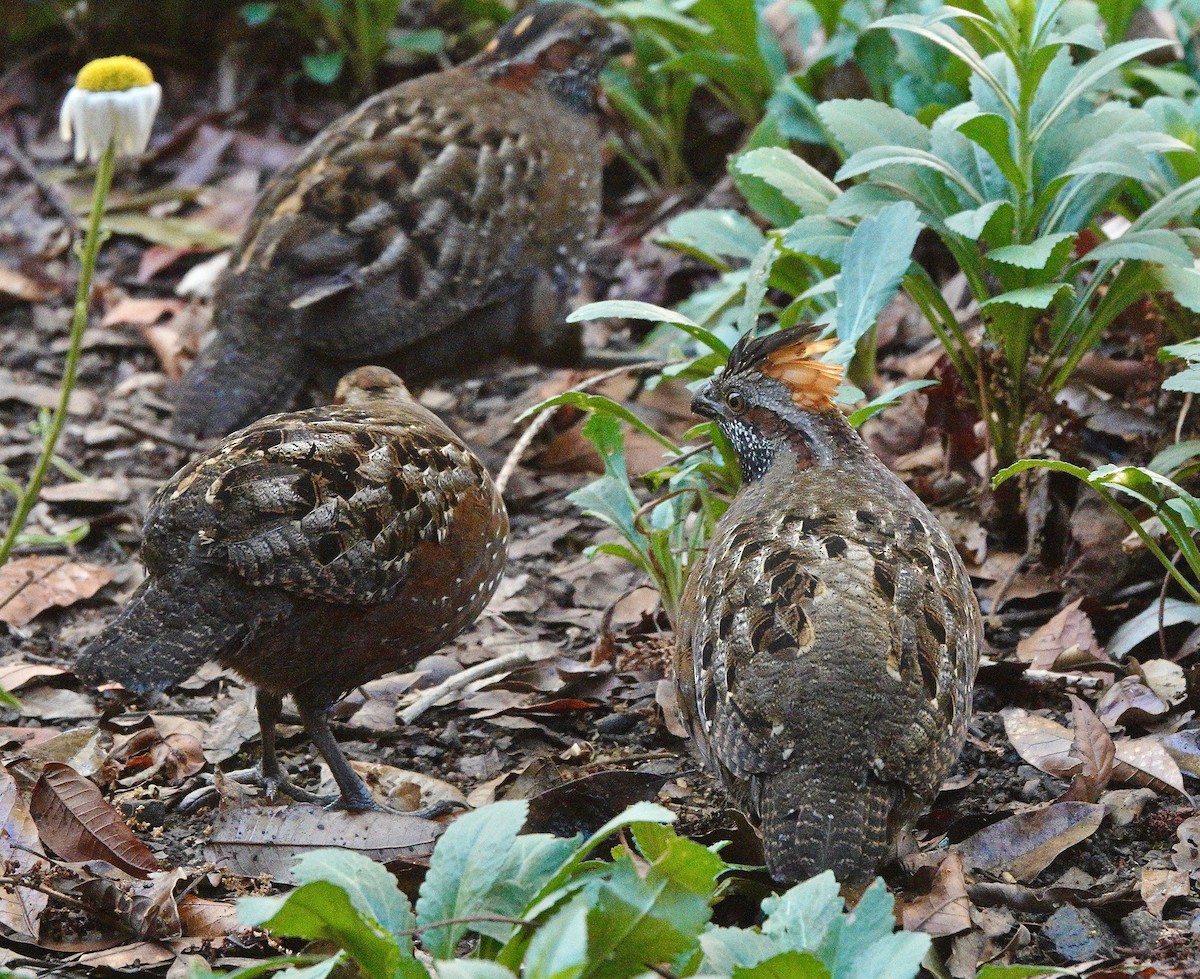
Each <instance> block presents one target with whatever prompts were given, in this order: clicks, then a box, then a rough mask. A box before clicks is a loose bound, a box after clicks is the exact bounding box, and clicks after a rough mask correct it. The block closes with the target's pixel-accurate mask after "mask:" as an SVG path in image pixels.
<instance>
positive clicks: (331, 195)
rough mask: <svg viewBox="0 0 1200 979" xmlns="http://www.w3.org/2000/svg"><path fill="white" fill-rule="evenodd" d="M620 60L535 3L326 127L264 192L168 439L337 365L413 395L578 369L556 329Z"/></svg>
mask: <svg viewBox="0 0 1200 979" xmlns="http://www.w3.org/2000/svg"><path fill="white" fill-rule="evenodd" d="M628 49H629V35H628V33H627V32H626V31H625V29H624V28H623V27H621V26H619V25H616V24H610V23H609V22H608V21H606V20H605V19H604V18H603V17H601V16H600V15H599V14H597V13H595V12H594V11H592V10H589V9H587V8H586V7H582V6H578V5H575V4H569V3H548V4H538V5H534V6H531V7H529V8H528V9H527V10H525V11H522V12H520V13H518V14H517V15H516V16H514V17H513V19H512V20H511V21H510V22H509V23H508V24H506V25H505V26H504V27H503V28H502V29H501V31H500V32H499V34H497V36H496V38H495V39H494V40H493V41H492V42H491V43H490V44H489V45H488V46H487V47H486V48H485V49H484V50H483V51H482V52H480V53H479V54H478V55H477V56H476V57H474V58H472V59H471V60H469V61H467V62H465V63H464V64H461V65H458V66H457V67H455V68H450V69H447V70H445V71H440V72H434V73H431V74H428V75H423V76H421V77H419V78H414V79H412V80H410V81H407V82H403V83H402V84H400V85H397V86H395V87H394V88H390V89H388V90H387V91H384V92H380V93H379V94H378V95H376V96H375V97H374V98H371V99H368V100H367V101H366V102H364V103H363V104H362V105H360V106H359V107H358V108H357V109H355V110H354V111H353V112H350V113H348V114H347V115H345V116H343V117H342V118H340V119H338V120H336V121H334V122H333V123H332V124H331V125H330V126H329V127H328V128H326V129H325V130H324V132H322V133H321V134H319V135H318V136H317V137H316V139H314V140H313V141H312V143H310V144H309V146H308V147H307V148H306V149H305V150H304V152H302V153H301V154H300V155H299V156H298V157H297V158H296V159H295V160H294V161H293V162H292V163H291V164H289V165H288V166H287V167H285V168H284V169H283V170H281V171H280V172H279V173H278V174H277V175H276V176H275V178H274V179H273V180H272V181H271V183H270V184H269V185H268V186H267V188H266V190H265V191H264V192H263V195H262V198H261V199H260V200H259V203H258V206H257V207H256V208H255V211H254V214H253V215H252V217H251V219H250V223H249V225H248V227H247V228H246V231H245V233H244V234H243V236H242V240H241V241H240V242H239V243H238V245H237V246H236V248H235V249H234V252H233V258H232V261H231V263H230V267H229V268H228V269H227V270H226V271H225V273H224V274H223V275H222V277H221V279H220V281H219V282H218V285H217V292H216V298H215V303H214V320H215V325H216V335H215V336H214V337H213V338H212V341H211V343H209V344H208V346H206V347H205V348H204V349H203V350H201V352H200V355H199V356H198V357H197V359H196V362H195V364H193V365H192V368H191V369H190V371H189V372H188V373H187V374H186V375H185V376H184V378H183V380H182V382H181V383H180V387H179V391H178V392H177V394H176V399H175V402H176V414H175V425H176V427H177V428H178V429H179V430H180V431H183V432H186V433H189V434H192V435H197V436H201V437H208V436H217V435H224V434H226V433H227V432H229V431H231V430H233V429H235V428H238V427H240V426H241V425H245V424H246V423H247V422H249V421H251V420H252V419H254V418H257V417H259V416H260V415H263V414H266V413H267V412H269V411H278V410H280V409H283V408H287V407H289V406H290V403H291V401H292V399H293V397H294V396H295V394H296V393H297V392H298V391H299V390H300V388H301V387H302V386H303V384H304V383H305V381H306V380H307V379H309V378H312V377H314V376H323V375H324V374H325V373H326V372H327V371H329V370H330V369H335V370H337V369H338V365H341V369H343V370H344V369H345V367H346V366H348V365H352V364H354V363H376V364H379V363H384V364H387V365H389V366H391V365H393V364H394V365H399V369H400V371H401V373H402V374H403V375H404V377H405V378H406V379H407V380H408V381H410V382H412V381H417V380H425V379H429V378H431V377H437V376H440V375H444V374H446V373H449V372H454V371H462V370H464V369H467V368H470V367H472V366H477V365H479V364H484V363H486V362H487V361H488V360H490V359H494V358H496V357H497V356H500V355H502V354H506V353H513V354H516V355H518V356H523V357H526V358H528V359H531V360H540V361H543V362H548V363H564V364H565V363H572V362H575V361H577V360H578V359H579V358H580V356H581V354H582V345H581V341H580V336H579V331H578V327H577V326H571V325H567V324H565V323H564V321H563V313H564V311H565V307H566V303H567V300H568V299H569V298H570V297H571V295H572V294H573V293H574V292H575V290H576V289H577V287H578V283H579V279H580V275H581V272H582V268H583V260H584V255H585V249H586V248H587V247H588V246H589V245H590V244H591V243H592V241H593V240H594V239H595V237H596V232H597V228H598V225H599V219H600V169H601V167H600V162H601V161H600V149H601V140H600V129H599V126H598V125H597V115H598V113H597V105H596V88H597V78H598V77H599V74H600V71H601V69H602V68H603V67H604V66H605V64H606V63H607V62H608V61H609V59H610V58H611V57H612V56H613V55H615V54H618V53H620V52H623V51H626V50H628ZM339 372H340V371H339Z"/></svg>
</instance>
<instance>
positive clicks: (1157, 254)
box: [1084, 228, 1193, 271]
mask: <svg viewBox="0 0 1200 979" xmlns="http://www.w3.org/2000/svg"><path fill="white" fill-rule="evenodd" d="M1084 258H1085V260H1086V261H1089V262H1112V261H1120V260H1126V259H1133V260H1136V261H1142V262H1157V263H1158V264H1160V265H1168V266H1174V267H1177V268H1180V269H1184V270H1186V271H1191V268H1192V261H1193V259H1192V252H1191V249H1190V248H1188V246H1187V243H1186V242H1185V241H1184V240H1183V239H1182V238H1180V237H1179V235H1177V234H1176V233H1175V232H1173V231H1167V230H1166V229H1165V228H1149V229H1147V230H1145V231H1130V232H1127V233H1125V234H1123V235H1121V237H1119V238H1114V239H1112V240H1111V241H1104V242H1101V243H1100V244H1099V245H1097V246H1096V247H1095V248H1093V249H1092V250H1091V251H1090V252H1088V253H1087V255H1085V256H1084Z"/></svg>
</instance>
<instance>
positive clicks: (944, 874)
mask: <svg viewBox="0 0 1200 979" xmlns="http://www.w3.org/2000/svg"><path fill="white" fill-rule="evenodd" d="M903 914H904V930H905V931H923V932H925V934H927V935H932V936H933V937H934V938H940V937H942V936H943V935H955V934H957V933H958V932H960V931H966V930H967V929H968V928H970V927H971V899H970V898H968V897H967V882H966V880H965V879H964V878H963V861H962V856H961V855H959V854H957V853H951V854H949V855H947V857H946V859H945V860H943V861H942V863H941V866H940V867H938V870H937V874H936V876H935V877H934V878H933V886H932V887H931V888H930V889H929V893H928V894H925V895H923V896H922V897H920V898H918V899H917V900H915V901H912V902H909V903H906V904H905V905H904V911H903Z"/></svg>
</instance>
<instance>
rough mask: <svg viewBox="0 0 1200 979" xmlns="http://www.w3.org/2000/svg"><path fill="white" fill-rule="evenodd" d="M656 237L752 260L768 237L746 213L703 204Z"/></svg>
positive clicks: (699, 250) (705, 252) (671, 243)
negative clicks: (717, 208)
mask: <svg viewBox="0 0 1200 979" xmlns="http://www.w3.org/2000/svg"><path fill="white" fill-rule="evenodd" d="M655 240H656V241H657V243H658V244H661V245H665V246H668V247H670V246H674V247H677V248H683V249H685V250H687V251H690V252H692V253H694V254H698V255H700V256H701V257H706V256H716V257H719V258H740V259H744V260H745V261H750V259H752V258H754V256H755V255H757V254H758V251H759V249H760V248H762V246H763V243H764V242H765V241H766V238H765V237H764V236H763V233H762V232H761V231H760V230H759V229H758V226H757V225H756V224H755V223H754V222H753V221H751V220H750V219H749V218H748V217H746V216H745V215H744V214H739V213H738V212H737V211H731V210H728V209H722V210H708V209H703V208H702V209H698V210H695V211H688V212H687V213H686V214H681V215H679V217H677V218H675V219H674V220H672V221H671V222H670V223H669V224H668V225H667V230H666V233H665V234H663V235H662V236H660V237H658V238H656V239H655ZM726 267H727V266H726ZM598 305H604V304H603V303H601V304H598ZM643 305H647V306H649V305H650V304H649V303H646V304H643ZM585 308H586V307H585ZM653 308H654V309H657V308H658V307H653ZM612 315H614V316H615V315H618V314H615V313H614V314H612ZM626 315H628V314H626ZM677 315H678V314H677ZM641 318H642V319H648V318H649V317H645V316H643V317H641ZM665 322H672V321H671V320H666V321H665Z"/></svg>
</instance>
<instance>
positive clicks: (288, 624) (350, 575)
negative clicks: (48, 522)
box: [76, 367, 508, 809]
mask: <svg viewBox="0 0 1200 979" xmlns="http://www.w3.org/2000/svg"><path fill="white" fill-rule="evenodd" d="M338 401H339V403H338V404H336V405H333V406H331V407H327V408H312V409H310V410H308V411H299V412H294V413H289V414H281V415H272V416H270V417H268V418H264V419H262V420H261V421H258V422H256V423H255V424H253V425H251V426H250V427H248V428H246V429H244V430H242V431H240V432H235V433H234V434H233V435H231V436H229V437H228V438H227V439H225V440H224V441H223V442H222V443H221V444H220V445H218V446H217V447H216V448H214V449H213V450H212V451H211V452H209V453H208V454H207V455H205V456H203V457H201V458H199V459H197V460H195V461H194V462H192V463H191V464H189V465H188V466H186V467H185V468H183V469H182V470H180V471H179V472H178V473H176V475H175V476H174V477H173V478H172V479H171V480H170V481H169V482H168V483H167V484H166V485H165V486H164V487H163V488H162V489H161V490H160V491H159V493H158V495H157V496H156V497H155V499H154V501H153V503H152V504H151V507H150V512H149V515H148V517H147V519H146V526H145V536H144V541H143V544H142V557H143V559H144V561H145V563H146V570H147V578H146V580H145V581H144V582H143V584H142V585H141V587H139V588H138V590H137V592H136V593H135V594H134V596H133V598H132V599H130V601H129V604H128V605H126V607H125V608H124V609H123V610H122V611H121V613H120V615H119V616H118V617H117V619H116V620H115V621H114V622H113V623H112V624H111V625H110V626H109V627H108V629H107V630H106V631H105V632H104V633H103V634H102V635H101V636H100V637H99V638H98V639H96V640H95V642H93V643H92V644H91V645H90V646H88V648H87V649H86V650H85V651H84V652H83V655H82V656H81V657H80V659H79V662H78V664H77V667H76V672H77V673H79V675H81V676H82V677H84V678H85V679H88V680H92V681H98V680H100V679H108V680H116V681H119V682H120V683H122V684H123V685H124V686H126V687H127V688H129V689H131V690H134V691H137V692H139V693H145V692H150V691H154V690H160V689H162V688H163V687H165V686H167V685H168V684H170V683H172V682H176V681H179V680H182V679H184V678H185V677H187V676H188V675H189V674H190V673H191V672H192V671H193V670H194V669H195V668H196V667H198V666H199V665H200V664H202V663H204V662H206V661H208V660H216V661H218V662H220V663H221V664H222V665H224V666H227V667H230V668H232V669H234V670H236V671H237V672H239V673H240V674H242V675H243V676H244V677H246V679H248V680H250V681H251V682H252V683H254V684H255V686H256V687H257V688H258V701H257V704H258V712H259V721H260V724H261V727H262V737H263V759H262V769H261V776H262V781H263V782H264V785H265V788H266V789H267V791H268V794H269V795H271V794H273V793H274V792H275V790H277V789H281V790H283V791H285V792H287V793H288V794H290V795H293V796H294V797H296V798H311V797H308V796H307V794H306V793H303V792H301V791H300V790H298V789H295V788H294V787H293V786H291V785H290V783H288V781H287V779H286V777H285V776H284V775H283V773H282V772H281V770H280V768H279V764H278V761H277V759H276V757H275V721H276V719H277V718H278V716H279V711H280V705H281V702H282V696H283V695H284V694H291V695H292V697H293V699H294V700H295V702H296V706H297V708H298V709H299V712H300V717H301V718H302V720H303V722H304V725H305V728H306V729H307V731H308V732H309V735H310V736H311V738H312V740H313V743H314V744H315V745H316V746H317V748H318V749H319V750H320V751H321V753H322V754H323V755H324V756H325V759H326V761H327V762H328V763H329V767H330V769H331V770H332V772H333V775H334V777H335V778H336V779H337V783H338V787H339V788H340V790H341V793H342V800H343V803H344V804H345V805H346V807H347V808H350V809H369V808H375V807H376V804H375V803H374V801H373V800H372V798H371V795H370V793H369V792H368V790H367V788H366V786H365V785H364V784H363V782H362V780H361V779H360V778H359V777H358V775H357V774H356V773H355V772H354V770H353V769H352V768H351V767H350V765H349V764H348V763H347V761H346V759H345V756H344V755H343V754H342V753H341V750H340V749H339V748H338V745H337V742H336V741H334V739H333V736H332V734H331V733H330V731H329V726H328V723H327V720H326V711H327V708H328V707H329V705H330V704H331V703H333V702H334V701H335V700H336V699H337V698H338V697H339V696H341V695H342V694H343V693H345V692H346V691H348V690H350V689H352V688H353V687H355V686H358V685H359V684H362V683H365V682H367V681H368V680H371V679H374V678H376V677H379V676H382V675H383V674H385V673H388V672H391V671H393V670H397V669H400V668H402V667H404V666H406V665H408V664H411V663H413V662H415V661H416V660H417V659H419V658H420V657H422V656H425V655H427V654H429V653H431V652H433V651H434V650H436V649H438V648H440V647H441V646H443V645H444V644H445V643H447V642H449V641H450V640H451V639H453V638H454V637H455V636H456V635H458V634H459V633H460V632H462V630H463V629H465V628H466V627H467V626H469V625H470V624H471V623H472V622H473V621H474V620H475V619H476V617H477V616H478V615H479V613H480V612H481V611H482V609H483V607H484V606H485V605H486V604H487V602H488V600H489V599H490V598H491V595H492V592H493V591H494V590H495V588H496V584H497V582H499V580H500V576H501V573H502V572H503V569H504V561H505V557H506V555H507V545H508V516H507V514H506V513H505V509H504V502H503V501H502V500H501V498H500V495H499V494H498V493H497V492H496V489H495V487H494V486H493V484H492V480H491V477H490V476H489V475H488V474H487V472H486V471H485V469H484V467H483V464H482V463H481V462H480V461H479V459H477V458H476V457H475V455H474V454H473V453H472V452H471V451H470V450H469V449H468V448H467V447H466V446H465V445H464V444H463V443H462V441H461V440H460V439H459V438H458V437H457V436H456V435H455V434H454V433H453V432H451V431H450V429H449V428H448V427H446V425H444V424H443V423H442V422H441V421H439V420H438V418H436V417H435V416H434V415H433V414H432V413H430V412H429V411H427V410H425V409H424V408H423V407H421V406H420V405H419V404H417V403H416V401H414V400H413V399H412V397H411V396H410V395H409V393H408V391H407V390H406V389H405V387H404V385H403V383H402V382H401V381H400V379H399V378H398V377H396V375H394V374H393V373H392V372H391V371H389V370H385V369H384V368H381V367H362V368H359V369H357V370H355V371H353V372H351V373H350V374H349V375H347V376H346V377H345V378H344V379H343V380H342V382H341V384H340V385H339V387H338Z"/></svg>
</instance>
